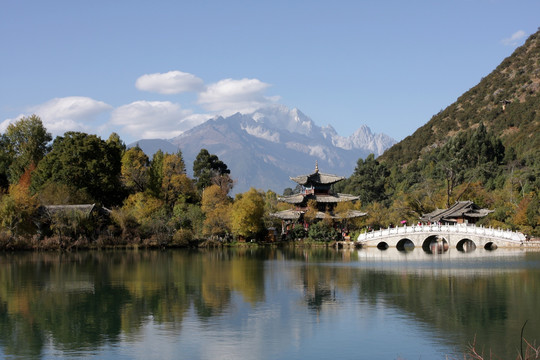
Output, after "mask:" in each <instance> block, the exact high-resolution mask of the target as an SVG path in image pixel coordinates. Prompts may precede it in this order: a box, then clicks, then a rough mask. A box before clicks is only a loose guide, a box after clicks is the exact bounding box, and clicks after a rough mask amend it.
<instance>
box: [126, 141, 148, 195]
mask: <svg viewBox="0 0 540 360" xmlns="http://www.w3.org/2000/svg"><path fill="white" fill-rule="evenodd" d="M149 173H150V160H149V159H148V156H146V154H145V153H144V152H143V151H142V149H141V148H140V147H139V146H138V145H136V146H134V147H132V148H131V149H129V150H127V151H126V152H124V155H123V156H122V183H123V184H124V186H126V187H127V188H128V189H129V190H130V191H132V192H141V191H144V190H146V187H147V185H148V181H149V178H150V177H149Z"/></svg>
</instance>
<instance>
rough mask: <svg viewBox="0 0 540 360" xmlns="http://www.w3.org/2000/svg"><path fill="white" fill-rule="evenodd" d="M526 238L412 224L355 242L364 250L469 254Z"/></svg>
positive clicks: (501, 232) (477, 229)
mask: <svg viewBox="0 0 540 360" xmlns="http://www.w3.org/2000/svg"><path fill="white" fill-rule="evenodd" d="M525 240H526V239H525V235H523V234H522V233H519V232H514V231H509V230H500V229H493V228H485V227H478V226H474V225H467V224H456V225H413V226H403V227H397V228H388V229H381V230H377V231H371V232H367V233H363V234H360V235H359V236H358V239H357V242H358V243H359V244H360V245H362V246H363V247H370V246H376V247H378V248H379V249H383V250H384V249H387V248H389V247H395V248H397V249H398V250H407V249H413V248H416V247H418V248H422V249H424V251H426V252H445V251H447V250H448V249H450V248H456V249H458V250H460V251H465V252H467V251H471V250H474V249H476V248H477V247H482V248H484V249H486V250H494V249H496V248H498V247H520V246H522V245H523V243H524V242H525Z"/></svg>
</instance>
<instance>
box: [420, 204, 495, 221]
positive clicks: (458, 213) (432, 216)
mask: <svg viewBox="0 0 540 360" xmlns="http://www.w3.org/2000/svg"><path fill="white" fill-rule="evenodd" d="M493 211H494V210H489V209H481V208H480V207H479V206H478V205H476V204H475V203H474V202H472V201H458V202H456V203H455V204H454V205H452V206H450V207H449V208H448V209H437V210H435V211H432V212H430V213H427V214H423V215H422V217H421V218H420V220H421V221H423V222H430V223H442V224H474V223H476V222H477V221H478V220H480V219H481V218H483V217H485V216H487V215H488V214H490V213H492V212H493Z"/></svg>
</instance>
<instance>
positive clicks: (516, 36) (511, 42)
mask: <svg viewBox="0 0 540 360" xmlns="http://www.w3.org/2000/svg"><path fill="white" fill-rule="evenodd" d="M526 35H527V34H526V33H525V31H523V30H519V31H516V32H515V33H513V34H512V36H510V37H508V38H504V39H502V40H501V42H502V43H503V44H504V45H507V46H515V45H518V44H519V43H520V41H521V39H523V38H524V37H525V36H526Z"/></svg>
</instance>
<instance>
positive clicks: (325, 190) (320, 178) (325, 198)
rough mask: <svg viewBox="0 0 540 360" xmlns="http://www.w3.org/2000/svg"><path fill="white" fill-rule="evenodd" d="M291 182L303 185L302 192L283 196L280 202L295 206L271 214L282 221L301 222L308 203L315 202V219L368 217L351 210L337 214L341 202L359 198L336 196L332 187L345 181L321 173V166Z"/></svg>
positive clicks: (345, 195) (347, 195)
mask: <svg viewBox="0 0 540 360" xmlns="http://www.w3.org/2000/svg"><path fill="white" fill-rule="evenodd" d="M291 180H293V181H294V182H296V183H297V184H299V185H301V187H302V192H300V193H298V194H293V195H289V196H281V197H279V198H278V200H279V201H282V202H285V203H288V204H292V205H294V209H291V210H284V211H280V212H277V213H273V214H271V215H272V216H274V217H277V218H279V219H282V220H288V221H300V220H302V219H303V215H304V214H305V213H306V211H308V202H309V201H310V200H313V201H315V203H316V204H317V213H316V214H315V218H317V219H324V218H326V217H331V218H332V219H339V220H342V219H350V218H355V217H360V216H364V215H366V213H363V212H360V211H357V210H349V211H348V212H347V214H344V215H343V214H335V213H334V209H335V207H336V205H337V204H338V203H340V202H347V201H356V200H358V199H359V197H358V196H354V195H349V194H335V193H333V192H332V185H333V184H335V183H337V182H339V181H341V180H344V178H343V177H341V176H337V175H332V174H324V173H321V172H319V166H318V164H317V163H316V164H315V172H313V173H311V174H308V175H300V176H296V177H292V178H291Z"/></svg>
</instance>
